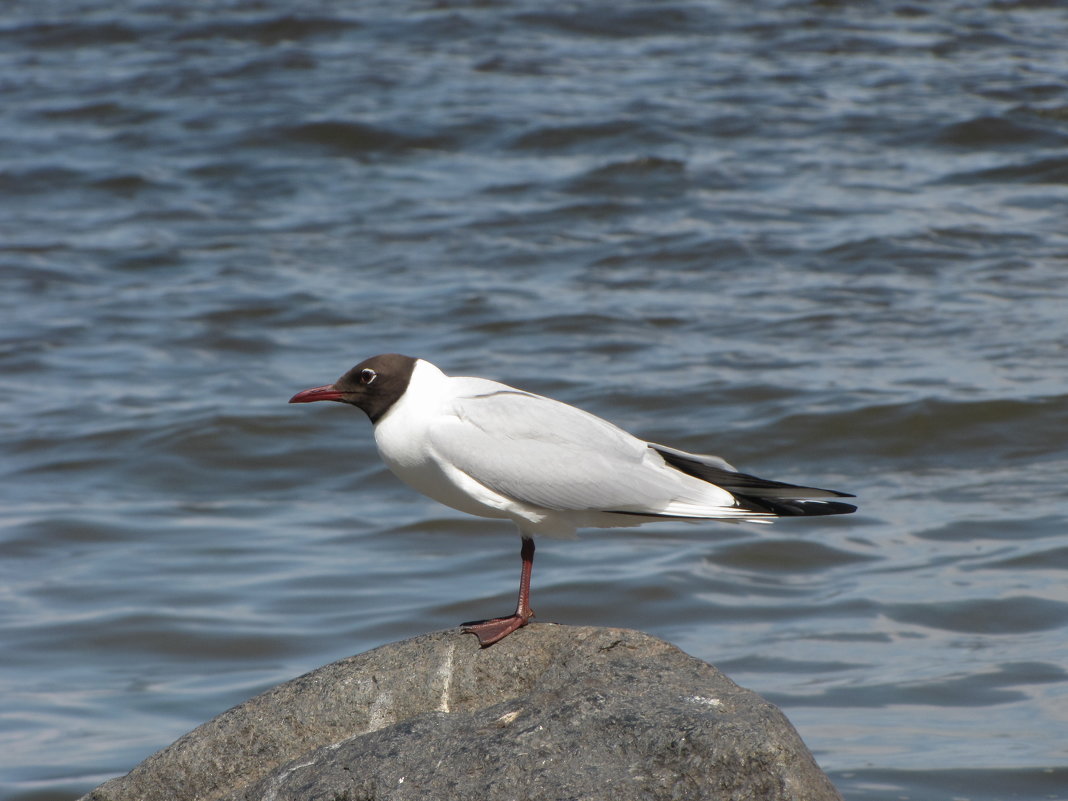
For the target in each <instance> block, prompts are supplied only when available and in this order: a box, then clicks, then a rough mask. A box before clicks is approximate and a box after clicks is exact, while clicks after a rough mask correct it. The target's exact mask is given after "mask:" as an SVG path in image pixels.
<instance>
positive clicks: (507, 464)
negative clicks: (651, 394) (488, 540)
mask: <svg viewBox="0 0 1068 801" xmlns="http://www.w3.org/2000/svg"><path fill="white" fill-rule="evenodd" d="M316 401H337V402H340V403H345V404H349V405H351V406H355V407H356V408H358V409H361V410H362V411H363V412H364V413H365V414H366V415H367V417H368V418H369V419H370V421H371V424H372V425H373V427H374V438H375V444H376V446H377V448H378V452H379V455H380V456H381V457H382V460H383V461H384V462H385V464H386V466H387V467H388V468H389V469H390V470H391V471H392V472H393V473H394V474H395V475H396V476H397V477H398V478H400V479H401V480H402V481H403V482H405V483H406V484H408V485H409V486H411V487H412V488H413V489H415V490H417V491H419V492H421V493H423V494H424V495H426V496H428V497H430V498H432V499H434V500H436V501H438V502H440V503H443V504H445V505H446V506H450V507H452V508H454V509H458V510H460V511H461V512H466V513H468V514H471V515H476V516H479V517H488V518H498V519H504V520H511V521H512V522H513V523H514V524H515V526H516V527H517V528H518V529H519V534H520V538H521V547H520V559H521V560H522V568H521V571H520V579H519V598H518V601H517V603H516V610H515V612H514V613H513V614H511V615H508V616H505V617H498V618H490V619H488V620H481V621H475V622H471V623H465V624H462V628H461V631H463V632H465V633H471V634H475V635H476V636H477V637H478V641H479V644H480V645H481V646H482V647H488V646H490V645H493V644H494V643H497V642H499V641H501V640H503V639H504V638H505V637H507V636H508V635H509V634H511V633H512V632H514V631H516V630H517V629H519V628H521V627H523V626H525V625H527V623H528V622H529V621H530V619H531V618H532V617H533V616H534V611H533V610H532V609H531V607H530V575H531V571H532V569H533V565H534V537H535V536H546V537H558V538H570V537H574V536H575V531H576V529H578V528H584V527H593V528H615V527H621V526H637V525H642V524H644V523H650V522H655V521H662V520H686V521H701V520H716V521H727V522H732V523H735V522H758V523H763V522H770V521H771V520H774V519H775V518H778V517H791V516H812V515H839V514H849V513H851V512H854V511H856V508H857V507H856V506H854V505H852V504H849V503H844V502H842V501H837V500H829V499H832V498H852V497H854V496H853V495H851V494H849V493H846V492H838V491H836V490H826V489H818V488H815V487H803V486H798V485H796V484H787V483H784V482H781V481H770V480H767V479H763V478H758V477H756V476H753V475H749V474H747V473H742V472H739V471H737V470H735V469H734V468H733V467H732V466H731V465H730V464H728V463H727V462H726V461H724V460H723V459H721V458H719V457H718V456H709V455H704V454H696V453H688V452H687V451H683V450H679V449H677V448H672V447H668V446H666V445H659V444H656V443H653V442H647V441H645V440H643V439H640V438H639V437H635V436H633V435H631V434H629V433H627V432H626V431H624V430H623V429H621V428H618V427H617V426H615V425H613V424H612V423H610V422H608V421H607V420H604V419H602V418H600V417H597V416H596V415H593V414H591V413H589V412H586V411H583V410H581V409H578V408H576V407H574V406H570V405H568V404H566V403H563V402H561V401H558V400H553V399H551V398H547V397H544V396H542V395H537V394H534V393H532V392H526V391H524V390H521V389H516V388H515V387H511V386H508V385H507V384H502V383H499V382H497V381H492V380H489V379H486V378H473V377H463V376H448V375H446V374H445V373H444V372H442V371H441V370H440V369H439V368H438V367H436V366H435V365H433V364H431V363H430V362H428V361H426V360H424V359H420V358H415V357H412V356H405V355H402V354H399V353H385V354H381V355H378V356H373V357H371V358H369V359H365V360H364V361H362V362H360V363H359V364H357V365H356V366H355V367H353V368H352V369H351V370H349V371H348V372H346V373H345V374H344V375H342V376H341V377H340V378H339V379H338V380H337V381H335V382H334V383H333V384H327V385H324V386H320V387H312V388H311V389H305V390H303V391H301V392H298V393H297V394H296V395H294V396H293V397H292V398H290V400H289V402H290V403H312V402H316Z"/></svg>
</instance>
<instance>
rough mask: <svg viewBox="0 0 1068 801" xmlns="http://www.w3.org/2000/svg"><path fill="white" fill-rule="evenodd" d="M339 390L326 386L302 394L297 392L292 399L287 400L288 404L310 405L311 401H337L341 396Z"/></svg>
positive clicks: (313, 388)
mask: <svg viewBox="0 0 1068 801" xmlns="http://www.w3.org/2000/svg"><path fill="white" fill-rule="evenodd" d="M342 394H343V393H342V392H341V390H339V389H338V388H337V387H335V386H334V385H333V384H327V385H326V386H325V387H312V388H311V389H306V390H304V391H302V392H298V393H297V394H296V395H294V396H293V397H292V398H290V399H289V402H290V403H312V402H313V401H321V400H332V401H339V400H341V396H342Z"/></svg>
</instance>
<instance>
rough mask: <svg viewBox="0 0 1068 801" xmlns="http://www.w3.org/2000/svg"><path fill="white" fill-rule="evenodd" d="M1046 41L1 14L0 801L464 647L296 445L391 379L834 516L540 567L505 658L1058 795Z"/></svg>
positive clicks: (1044, 12) (1061, 131) (1059, 365)
mask: <svg viewBox="0 0 1068 801" xmlns="http://www.w3.org/2000/svg"><path fill="white" fill-rule="evenodd" d="M1066 40H1068V11H1065V9H1064V6H1063V5H1062V4H1060V3H1056V2H1050V3H1044V2H1023V1H1021V2H1011V0H981V1H980V2H977V3H963V2H961V3H940V4H924V3H909V2H905V1H904V0H898V1H897V2H889V1H887V2H870V3H856V4H853V3H837V2H800V1H799V0H778V1H777V2H773V1H771V0H769V1H768V2H759V3H755V4H743V3H728V2H677V3H676V2H668V3H627V2H623V3H620V2H604V3H598V2H579V3H569V4H562V5H561V4H546V3H541V2H537V0H517V2H511V3H497V4H494V3H484V2H469V3H464V2H456V3H451V2H421V3H420V2H396V3H393V2H391V3H377V2H376V3H372V2H352V3H333V2H328V1H327V0H317V2H306V3H301V4H291V3H283V2H280V1H279V0H256V2H252V0H211V1H210V2H207V1H206V2H198V3H187V4H179V3H174V2H171V1H170V0H125V2H104V0H63V1H62V2H61V1H60V0H8V2H5V3H4V4H3V6H2V8H0V276H2V278H0V307H2V309H3V314H2V317H0V381H2V392H0V404H2V414H0V421H2V422H0V427H2V428H0V430H2V437H3V451H2V464H0V470H2V473H0V478H2V481H0V497H2V502H3V508H2V515H3V521H2V522H3V531H2V535H0V796H2V797H4V798H7V799H19V800H20V801H30V799H33V801H55V800H57V799H69V798H72V797H75V796H77V795H78V794H80V793H82V792H84V791H86V790H88V789H89V788H90V787H92V786H94V785H95V784H97V783H99V782H100V781H103V780H104V779H106V778H108V777H110V776H113V775H116V774H119V773H123V772H125V771H127V770H128V769H129V768H131V767H132V766H133V765H134V764H136V763H137V762H138V761H140V760H141V759H143V758H144V757H146V756H147V755H149V754H150V753H152V752H153V751H155V750H157V749H159V748H161V747H163V746H165V745H167V744H169V743H170V742H171V741H172V740H174V739H175V738H176V737H178V736H179V735H181V734H182V733H184V732H185V731H187V730H188V729H190V728H192V727H194V726H195V725H197V724H199V723H200V722H202V721H204V720H206V719H208V718H210V717H212V716H213V715H215V714H217V713H219V712H221V711H223V710H224V709H226V708H227V707H229V706H231V705H233V704H235V703H238V702H240V701H242V700H244V699H246V698H248V697H249V696H251V695H253V694H255V693H257V692H260V691H262V690H263V689H265V688H267V687H269V686H271V685H273V684H275V683H278V682H280V681H283V680H285V679H288V678H291V677H293V676H295V675H298V674H300V673H303V672H305V671H307V670H310V669H313V668H315V667H317V666H319V665H322V664H324V663H327V662H330V661H332V660H335V659H338V658H340V657H343V656H346V655H349V654H352V653H356V652H360V651H363V650H366V649H368V648H371V647H374V646H376V645H379V644H381V643H384V642H388V641H393V640H397V639H401V638H405V637H409V636H412V635H415V634H418V633H421V632H425V631H428V630H432V629H439V628H445V627H449V626H452V625H454V624H456V623H457V622H459V621H462V620H469V619H472V618H479V617H485V616H487V615H492V614H500V613H503V612H505V611H508V609H509V608H510V606H511V605H512V604H513V603H514V592H515V586H516V582H517V578H518V568H519V560H518V541H517V538H516V537H515V536H514V535H513V534H512V532H510V531H509V530H508V529H507V527H506V526H503V525H501V524H500V523H497V522H493V521H486V520H477V519H471V518H467V517H465V516H463V515H461V514H459V513H454V512H452V511H450V510H447V509H444V508H441V507H439V506H436V505H435V504H434V503H432V502H431V501H428V500H425V499H422V498H420V497H418V496H416V495H415V494H414V493H412V492H411V491H409V490H408V489H407V488H405V487H403V486H402V485H400V484H399V482H397V481H396V480H394V479H393V478H392V477H391V476H390V475H389V474H388V473H387V472H386V471H385V470H384V468H383V467H382V466H381V464H380V463H379V461H378V459H377V456H376V454H375V453H374V449H373V444H372V441H371V432H370V427H369V426H368V424H367V422H366V420H364V419H363V417H362V415H360V414H359V413H358V412H356V411H354V410H352V409H348V408H345V407H341V406H334V405H324V404H320V405H317V406H304V407H296V406H287V405H286V400H287V399H288V398H289V396H290V395H291V394H293V393H294V392H295V391H297V390H299V389H303V388H305V387H308V386H312V385H316V384H322V383H327V382H329V381H332V380H333V379H334V378H336V377H337V376H338V375H340V374H341V373H342V372H343V371H344V370H346V369H347V368H348V367H350V366H351V365H352V364H354V363H355V362H357V361H359V360H360V359H362V358H364V357H366V356H369V355H373V354H375V353H379V352H382V351H390V350H396V351H400V352H405V353H410V354H413V355H418V356H424V357H427V358H429V359H431V360H433V361H435V362H436V363H438V364H439V365H440V366H441V367H442V368H443V369H445V370H446V371H448V372H452V373H454V374H474V375H482V376H487V377H492V378H496V379H500V380H504V381H507V382H509V383H513V384H516V385H519V386H522V387H524V388H527V389H531V390H534V391H537V392H541V393H543V394H549V395H552V396H555V397H557V398H560V399H562V400H565V401H567V402H570V403H573V404H576V405H580V406H582V407H584V408H586V409H589V410H591V411H593V412H595V413H598V414H601V415H602V416H604V417H607V418H609V419H611V420H613V421H615V422H617V423H619V424H621V425H623V426H624V427H626V428H628V429H630V430H632V431H633V432H635V433H637V434H640V435H642V436H644V437H647V438H649V439H652V440H654V441H659V442H665V443H668V444H674V445H677V446H679V447H683V448H687V449H691V450H696V451H702V452H711V453H718V454H721V455H723V456H725V457H726V458H728V459H729V460H731V461H732V462H734V463H735V464H736V465H738V466H739V467H741V468H743V469H745V470H747V471H750V472H754V473H757V474H759V475H764V476H767V477H770V478H777V479H781V480H786V481H797V482H803V483H811V484H814V485H816V486H829V487H833V488H838V489H843V490H849V491H852V492H855V493H857V495H858V496H859V502H860V505H861V511H860V512H859V513H858V514H856V515H853V516H850V517H843V518H835V519H822V520H821V519H810V520H794V521H784V522H780V523H778V524H776V525H775V526H771V527H758V526H737V527H731V526H727V525H700V526H686V525H673V524H665V525H661V526H659V527H654V528H645V529H642V530H620V531H610V532H590V533H588V534H587V535H586V536H584V538H583V539H581V540H579V541H578V542H554V541H545V542H543V543H542V544H541V547H540V548H539V550H538V562H537V564H536V565H535V570H534V583H533V593H534V594H533V606H534V607H535V608H536V609H537V611H538V617H539V619H540V620H550V621H558V622H562V623H572V624H594V625H612V626H627V627H634V628H639V629H644V630H646V631H649V632H651V633H653V634H656V635H658V636H661V637H664V638H666V639H668V640H671V641H672V642H675V643H677V644H678V645H679V646H681V647H682V648H683V649H685V650H687V651H689V652H690V653H692V654H695V655H697V656H699V657H701V658H704V659H706V660H708V661H710V662H712V663H714V664H716V665H718V666H719V667H720V668H722V669H723V670H725V671H726V672H727V673H728V674H729V675H730V676H731V677H732V678H734V679H735V680H736V681H738V682H739V683H741V684H743V685H745V686H747V687H750V688H752V689H754V690H756V691H758V692H760V693H762V694H763V695H765V696H767V697H768V698H769V699H771V700H772V701H774V702H775V703H777V704H778V705H780V706H781V707H782V708H783V709H784V711H785V712H786V714H787V715H788V716H789V717H790V719H791V720H792V721H793V722H794V724H795V725H796V726H797V728H798V729H799V731H800V732H801V735H802V736H803V737H804V739H805V741H806V742H807V743H808V744H809V746H810V747H811V748H812V750H813V751H814V752H815V754H816V756H817V759H818V760H819V762H820V764H821V765H822V766H823V767H824V769H825V770H826V771H827V772H828V773H829V774H830V775H831V777H832V778H833V780H834V781H835V783H836V784H837V785H838V786H839V787H840V788H841V790H842V792H843V793H844V795H845V796H846V798H847V799H850V801H852V800H853V799H879V800H880V801H884V800H885V801H890V799H900V798H908V799H973V800H976V801H977V800H980V799H1004V798H1027V799H1049V798H1061V799H1063V798H1068V532H1066V525H1065V524H1066V517H1068V504H1066V498H1068V493H1066V490H1065V475H1066V473H1068V457H1066V447H1065V445H1066V431H1068V381H1066V377H1068V222H1066V221H1068V47H1066V45H1065V42H1066Z"/></svg>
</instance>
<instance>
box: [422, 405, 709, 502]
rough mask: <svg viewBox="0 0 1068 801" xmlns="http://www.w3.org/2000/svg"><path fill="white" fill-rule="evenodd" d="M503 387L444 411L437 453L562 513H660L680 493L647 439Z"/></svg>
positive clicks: (485, 481)
mask: <svg viewBox="0 0 1068 801" xmlns="http://www.w3.org/2000/svg"><path fill="white" fill-rule="evenodd" d="M497 386H498V387H500V388H499V389H494V388H493V387H486V388H485V391H481V392H479V393H475V394H471V395H468V396H465V397H460V398H456V399H455V400H453V401H451V402H450V404H449V406H448V407H447V408H446V409H443V410H442V411H443V412H444V414H443V415H442V416H441V417H439V418H438V420H437V421H436V422H435V423H434V425H433V426H432V428H431V430H430V432H429V435H430V443H431V447H432V448H433V451H434V453H435V455H436V458H438V459H441V460H442V461H443V462H447V463H449V464H450V465H452V466H453V467H455V468H458V469H459V470H461V471H463V472H464V473H465V474H466V475H467V476H469V477H470V478H472V479H473V480H475V481H477V482H478V483H480V484H482V485H483V486H485V487H488V488H489V489H491V490H493V491H494V492H496V493H498V494H500V495H503V496H505V497H507V498H510V499H513V500H516V501H519V502H521V503H525V504H529V505H532V506H537V507H541V508H544V509H551V510H555V511H573V510H574V511H578V510H600V511H608V510H611V511H615V510H626V511H633V512H641V511H647V512H650V513H656V512H657V511H659V510H663V509H664V508H665V507H666V506H668V505H669V504H671V502H672V500H673V496H674V495H677V490H678V488H677V487H676V486H675V484H674V479H673V476H672V472H673V471H668V470H665V469H664V468H663V460H662V459H661V458H660V457H659V456H658V455H657V454H656V453H654V452H652V451H651V450H650V449H649V447H648V445H647V444H646V443H645V442H643V441H642V440H639V439H637V438H635V437H633V436H631V435H630V434H628V433H626V432H625V431H623V430H622V429H619V428H617V427H616V426H614V425H612V424H611V423H609V422H607V421H605V420H602V419H601V418H599V417H596V416H594V415H591V414H589V413H587V412H584V411H582V410H581V409H576V408H574V407H573V406H568V405H566V404H564V403H560V402H558V401H554V400H551V399H549V398H544V397H541V396H539V395H531V394H528V393H525V392H520V391H519V390H514V389H511V388H507V387H504V386H503V385H497ZM724 496H726V493H724Z"/></svg>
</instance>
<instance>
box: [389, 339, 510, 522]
mask: <svg viewBox="0 0 1068 801" xmlns="http://www.w3.org/2000/svg"><path fill="white" fill-rule="evenodd" d="M462 381H463V379H452V378H449V377H448V376H446V375H445V374H444V373H442V372H441V371H440V370H439V369H438V368H437V367H435V366H434V365H432V364H430V363H429V362H425V361H423V360H422V359H420V360H419V361H417V362H416V365H415V369H414V370H413V371H412V377H411V380H410V381H409V383H408V389H407V391H406V392H405V393H404V395H402V396H401V398H400V399H399V400H398V401H397V402H396V403H395V404H394V405H393V407H392V408H391V409H390V410H389V412H388V413H387V414H386V415H385V416H384V417H383V418H382V419H381V420H379V421H378V423H377V425H375V443H376V445H377V446H378V452H379V454H380V455H381V457H382V461H384V462H385V463H386V466H387V467H389V469H390V470H391V471H392V472H393V474H394V475H396V476H397V478H399V479H400V480H401V481H403V482H404V483H405V484H407V485H408V486H410V487H412V488H413V489H415V490H417V491H419V492H421V493H423V494H424V495H426V496H427V497H429V498H432V499H434V500H435V501H438V502H439V503H443V504H445V505H446V506H451V507H452V508H453V509H459V510H460V511H461V512H466V513H467V514H472V515H477V516H480V517H510V516H511V515H509V514H508V513H507V511H506V509H505V507H506V506H507V505H508V504H507V500H506V499H504V498H501V497H500V496H498V495H497V494H496V493H494V492H492V491H491V490H488V489H487V488H485V487H483V486H482V485H480V484H478V483H477V482H475V481H473V480H472V479H471V478H470V477H468V476H466V475H464V474H463V473H461V472H459V471H458V470H456V468H454V467H453V466H452V465H450V464H448V463H447V462H444V461H443V460H441V459H439V458H438V457H437V454H436V453H435V452H434V449H433V446H432V444H431V440H430V431H431V429H432V428H433V427H434V425H436V424H437V425H440V424H441V422H442V420H443V418H444V417H445V416H446V415H448V414H451V411H450V407H451V403H450V402H451V401H452V400H453V399H454V398H455V396H456V386H457V382H462Z"/></svg>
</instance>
